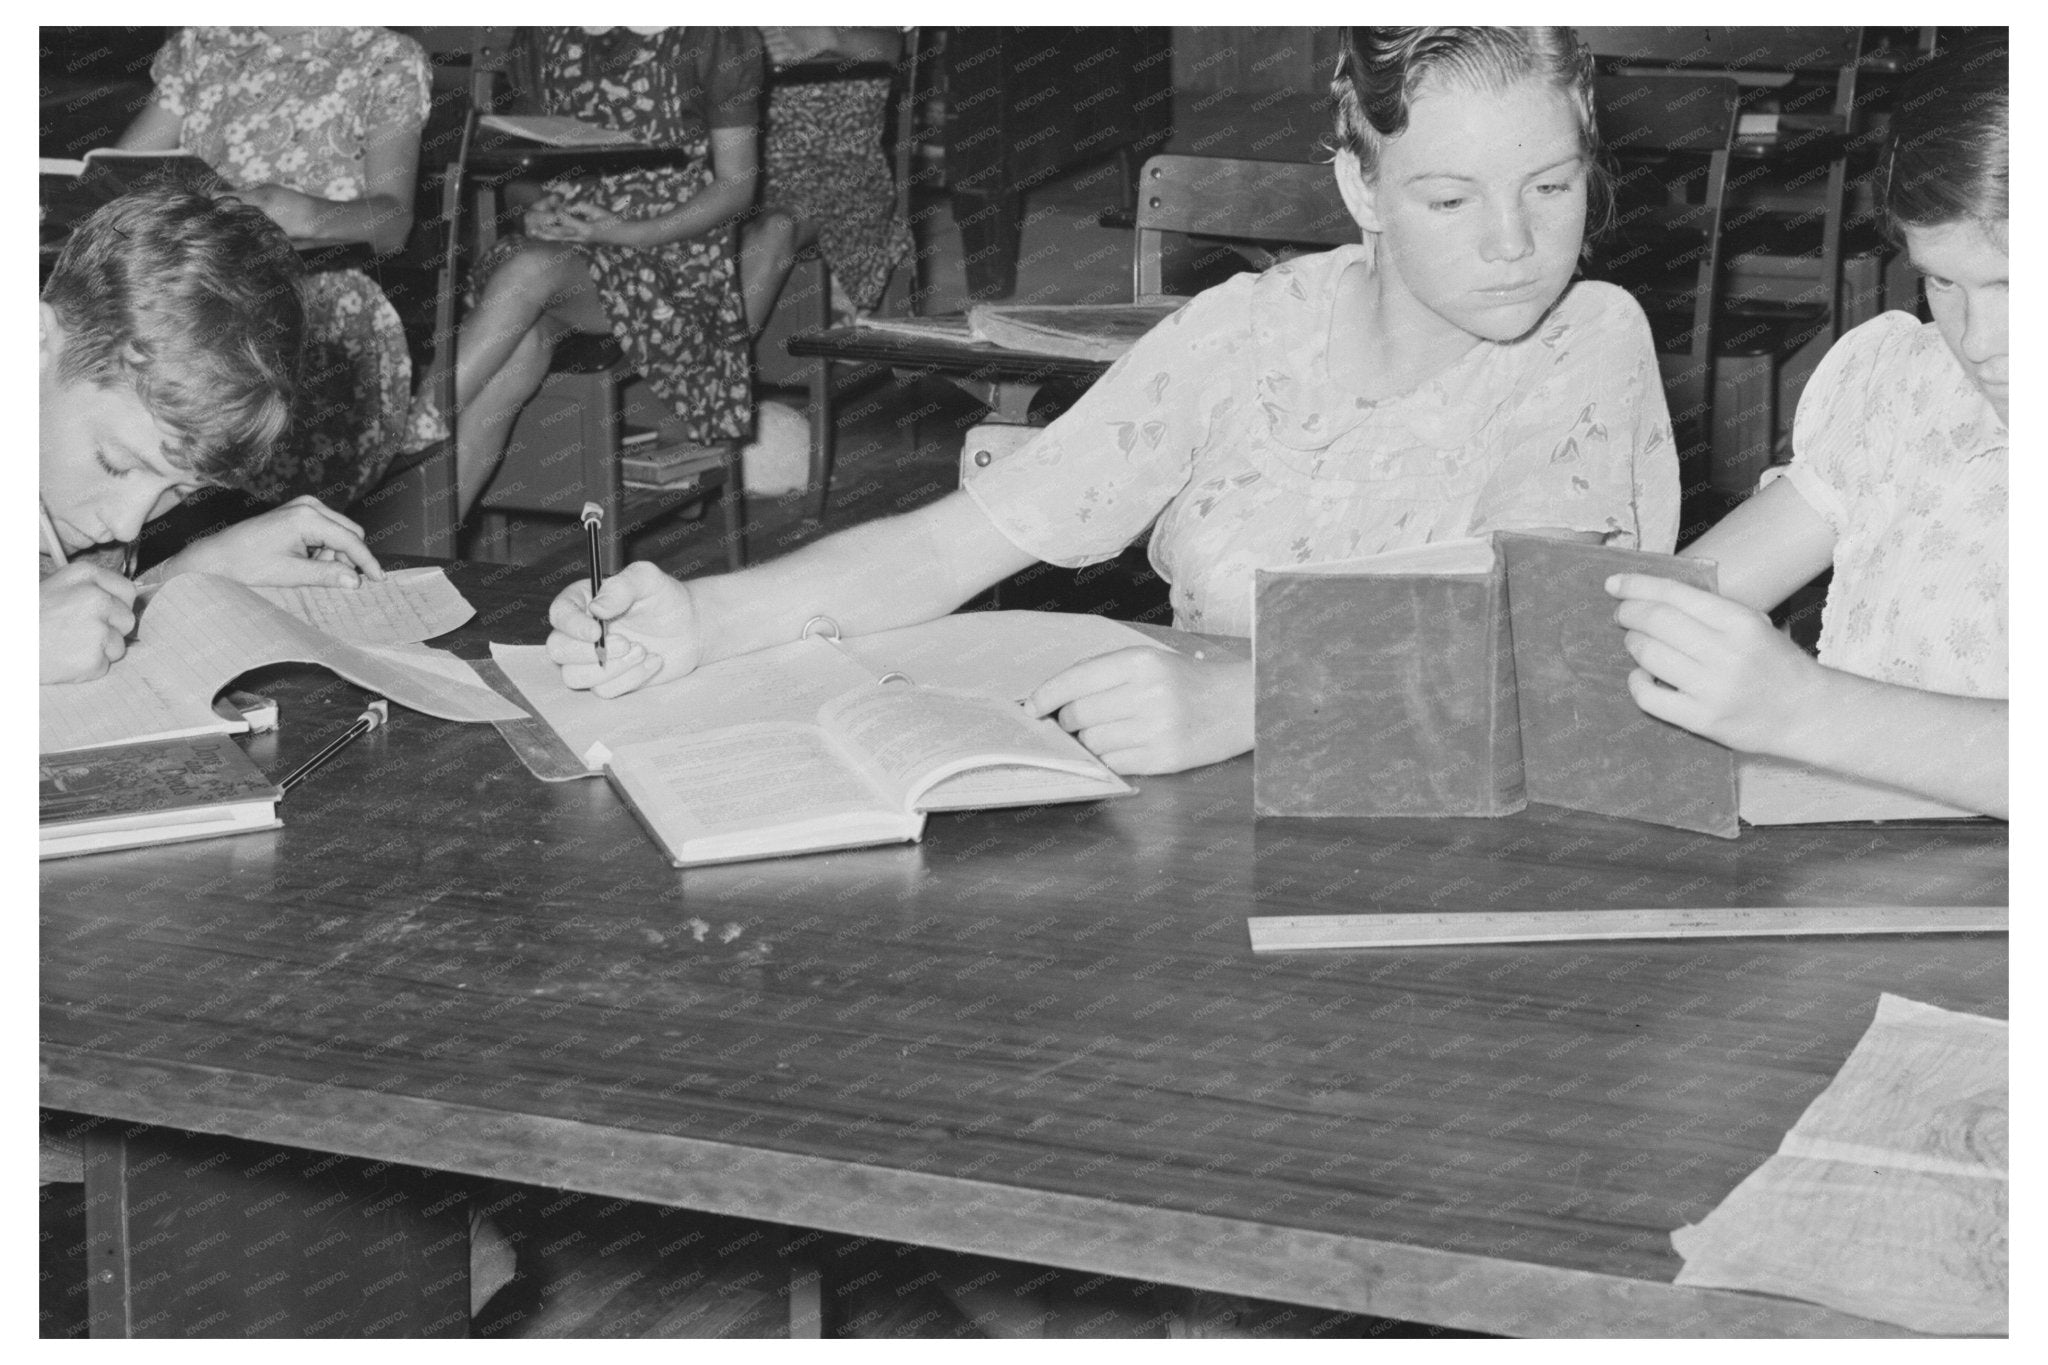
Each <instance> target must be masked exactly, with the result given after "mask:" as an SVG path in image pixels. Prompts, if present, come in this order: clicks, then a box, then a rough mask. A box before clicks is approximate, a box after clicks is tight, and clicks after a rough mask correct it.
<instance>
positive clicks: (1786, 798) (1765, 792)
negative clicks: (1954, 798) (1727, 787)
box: [1735, 754, 1979, 825]
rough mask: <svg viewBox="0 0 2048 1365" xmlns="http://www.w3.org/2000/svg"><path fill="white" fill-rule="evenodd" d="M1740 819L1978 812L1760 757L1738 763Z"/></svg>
mask: <svg viewBox="0 0 2048 1365" xmlns="http://www.w3.org/2000/svg"><path fill="white" fill-rule="evenodd" d="M1735 786H1736V790H1737V792H1739V793H1740V796H1741V803H1740V804H1741V814H1742V818H1743V819H1744V820H1746V821H1748V822H1749V823H1750V824H1752V825H1811V824H1821V823H1825V822H1827V821H1830V820H1960V819H1967V818H1969V817H1970V816H1973V815H1977V814H1979V812H1977V811H1972V810H1964V809H1963V808H1962V807H1960V806H1951V805H1948V804H1946V803H1944V802H1941V801H1936V800H1934V799H1932V798H1931V797H1925V796H1916V795H1914V794H1913V793H1912V792H1908V791H1901V790H1900V789H1899V788H1897V787H1888V786H1885V785H1883V784H1882V783H1877V782H1865V781H1863V780H1861V779H1859V778H1854V777H1849V776H1846V775H1844V774H1842V773H1830V772H1823V771H1822V770H1821V769H1819V768H1809V767H1807V766H1806V765H1805V764H1803V763H1793V762H1790V761H1788V760H1786V759H1781V758H1766V757H1765V756H1763V755H1762V754H1743V755H1740V756H1739V757H1738V758H1737V760H1736V765H1735Z"/></svg>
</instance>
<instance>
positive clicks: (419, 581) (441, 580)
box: [254, 569, 476, 645]
mask: <svg viewBox="0 0 2048 1365" xmlns="http://www.w3.org/2000/svg"><path fill="white" fill-rule="evenodd" d="M254 591H255V592H256V594H257V595H258V596H260V597H262V598H263V599H264V600H266V601H268V602H271V603H274V604H275V605H277V606H280V607H283V608H284V609H285V610H286V611H288V612H290V613H291V614H292V615H294V616H296V617H298V618H299V619H300V620H301V621H305V622H307V623H308V624H310V625H313V626H317V627H319V628H320V629H321V630H324V631H326V632H327V633H328V634H329V635H332V636H333V637H334V638H335V639H337V640H347V641H348V642H350V643H351V644H358V645H409V644H415V643H417V642H419V641H421V640H431V639H433V638H434V637H435V636H436V635H445V634H447V633H448V632H449V631H451V630H453V629H455V628H456V627H457V626H459V625H461V624H462V623H463V622H464V621H467V620H468V619H469V618H470V617H472V616H474V615H476V608H475V607H473V606H471V605H470V604H469V599H468V598H466V597H464V596H463V595H462V591H461V589H459V588H457V587H456V586H455V585H454V584H453V583H451V582H449V581H448V575H447V573H446V572H445V571H444V570H441V569H393V570H391V571H390V572H389V573H387V574H385V575H384V581H383V582H381V583H379V582H375V581H373V580H371V579H368V578H365V579H363V580H362V581H361V582H360V583H358V584H357V585H356V586H355V587H353V588H257V589H255V590H254Z"/></svg>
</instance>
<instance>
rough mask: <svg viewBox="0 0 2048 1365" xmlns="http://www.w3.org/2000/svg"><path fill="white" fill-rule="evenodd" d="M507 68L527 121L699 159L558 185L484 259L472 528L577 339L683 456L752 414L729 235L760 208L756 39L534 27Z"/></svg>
mask: <svg viewBox="0 0 2048 1365" xmlns="http://www.w3.org/2000/svg"><path fill="white" fill-rule="evenodd" d="M511 66H512V71H513V73H514V76H515V78H517V79H520V80H521V81H522V89H521V92H520V100H519V107H520V108H521V109H522V110H523V111H525V112H532V113H544V114H566V115H569V116H571V117H574V118H579V119H583V120H584V121H586V122H589V123H595V124H599V125H601V126H603V127H606V128H613V129H617V130H619V131H621V132H629V133H632V134H633V135H634V136H636V137H639V138H641V139H643V140H645V141H648V142H652V143H658V144H661V145H663V146H674V147H684V148H688V149H690V151H691V153H692V159H691V160H690V161H689V162H688V163H687V164H684V165H677V166H661V167H655V168H651V169H638V170H628V171H616V172H608V173H606V174H604V175H599V176H594V177H587V178H582V179H568V178H564V179H559V180H555V181H552V182H550V183H549V185H548V187H547V192H546V193H545V194H543V195H541V196H540V197H539V198H538V199H535V200H534V201H533V202H532V203H531V204H530V205H529V206H528V207H527V209H526V213H525V229H526V230H525V234H524V235H523V236H514V237H509V238H507V239H506V240H504V241H503V242H501V243H499V245H498V247H497V248H496V249H495V250H494V251H493V252H492V253H491V254H490V255H488V256H486V257H485V258H484V259H483V260H482V261H481V262H479V263H478V265H477V268H476V271H475V273H474V275H473V279H475V280H478V281H481V282H482V283H481V286H480V290H479V294H478V297H477V299H476V303H475V306H474V307H473V308H472V309H471V310H470V313H469V316H468V317H467V318H465V319H464V320H463V323H462V331H461V336H460V338H459V341H458V345H457V360H456V367H455V400H456V406H457V410H458V413H459V418H458V420H457V422H456V427H455V440H456V470H457V473H456V478H457V482H458V485H459V491H460V505H461V510H462V513H463V515H465V516H466V515H467V514H468V512H469V510H470V508H471V507H472V506H474V505H475V503H476V500H477V499H478V498H479V497H480V496H482V494H483V491H484V488H485V487H486V486H487V485H488V484H489V483H490V480H491V476H492V474H493V473H495V472H496V470H497V467H498V462H499V461H500V460H501V459H502V458H503V457H504V453H505V441H506V438H507V436H508V435H509V434H510V432H511V429H512V422H513V419H514V418H516V417H517V416H518V415H519V409H520V408H521V407H523V406H525V404H526V401H527V400H528V399H529V398H531V397H532V396H533V395H534V393H535V392H536V391H537V390H538V389H539V388H540V385H541V381H542V380H543V379H545V378H546V377H547V370H548V362H549V359H550V357H551V356H552V354H553V351H554V347H555V343H556V342H557V341H559V340H560V339H561V338H562V337H563V336H565V335H567V334H568V333H570V332H591V333H596V334H598V335H610V336H612V337H613V338H615V339H616V340H617V341H618V344H619V347H620V349H621V350H623V351H624V352H625V353H626V357H627V359H628V360H629V361H630V362H631V363H632V366H633V368H634V370H635V371H637V372H638V373H639V374H641V375H643V376H644V377H645V378H646V379H647V381H648V383H649V385H650V386H651V387H652V388H653V389H654V392H655V393H656V394H657V395H658V396H659V397H660V398H661V399H662V400H663V401H664V402H666V403H667V404H668V405H669V407H670V409H671V410H672V411H673V412H674V414H675V417H676V420H677V422H678V423H679V425H680V427H681V431H682V435H683V438H684V439H685V440H688V441H690V442H692V443H694V444H697V445H705V446H714V445H719V444H722V443H725V442H730V441H737V440H740V439H743V438H744V437H745V436H746V434H747V428H748V424H749V422H750V420H751V417H752V412H753V387H752V382H751V379H750V377H749V374H748V364H747V341H748V334H747V319H746V312H745V309H744V308H743V306H742V304H741V301H740V288H739V273H738V269H737V267H736V265H735V263H734V260H733V251H732V246H731V238H732V232H731V227H732V224H733V222H734V221H735V220H736V219H737V218H739V217H740V215H742V214H744V213H746V212H747V211H748V210H749V209H751V208H752V207H753V204H754V193H755V188H756V183H757V180H758V177H759V143H760V131H761V130H760V123H761V114H760V108H761V70H762V59H761V43H760V39H759V37H758V36H756V34H755V32H754V30H753V29H737V28H733V29H724V28H662V29H630V28H601V29H580V28H551V29H529V30H522V31H521V33H520V36H519V38H518V39H516V40H515V44H514V51H513V60H512V63H511ZM529 87H530V88H529Z"/></svg>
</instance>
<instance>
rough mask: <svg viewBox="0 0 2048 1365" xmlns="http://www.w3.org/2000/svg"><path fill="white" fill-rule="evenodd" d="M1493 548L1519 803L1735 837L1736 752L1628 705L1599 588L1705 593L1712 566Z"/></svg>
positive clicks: (1608, 608) (1599, 552)
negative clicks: (1627, 578)
mask: <svg viewBox="0 0 2048 1365" xmlns="http://www.w3.org/2000/svg"><path fill="white" fill-rule="evenodd" d="M1496 540H1497V543H1498V545H1499V546H1500V552H1501V557H1502V558H1503V559H1504V560H1505V561H1506V565H1507V596H1508V615H1509V616H1510V618H1511V619H1512V621H1513V637H1514V655H1515V681H1516V693H1517V697H1518V709H1519V711H1520V714H1521V729H1522V758H1523V765H1524V774H1525V777H1524V784H1523V785H1524V790H1525V792H1526V794H1527V795H1528V798H1529V799H1530V800H1531V801H1541V802H1544V803H1545V804H1547V805H1552V806H1569V807H1571V808H1572V809H1574V810H1588V811H1594V812H1597V813H1599V814H1601V815H1620V816H1626V817H1628V818H1629V819H1632V820H1650V821H1654V822H1655V823H1657V824H1660V825H1670V826H1672V827H1674V828H1676V829H1690V830H1698V831H1699V832H1700V833H1702V834H1714V835H1718V836H1720V837H1722V838H1724V839H1732V838H1734V837H1735V834H1736V828H1737V827H1736V818H1735V755H1734V753H1733V752H1732V751H1730V750H1729V749H1726V748H1724V747H1723V746H1721V745H1719V744H1716V743H1714V742H1713V741H1712V740H1710V739H1702V738H1701V737H1700V736H1698V735H1695V734H1693V733H1692V732H1691V731H1689V730H1683V729H1680V728H1679V727H1678V726H1676V725H1672V724H1669V723H1668V722H1665V721H1661V720H1658V719H1656V718H1655V717H1653V716H1649V715H1645V714H1644V713H1643V710H1642V708H1640V707H1638V706H1637V705H1636V703H1635V698H1634V697H1632V696H1630V695H1629V690H1628V675H1629V672H1630V671H1631V670H1632V669H1634V668H1635V666H1636V664H1635V660H1634V659H1633V658H1631V657H1630V655H1629V652H1628V650H1627V648H1626V647H1625V646H1624V644H1623V635H1624V632H1623V631H1622V629H1621V627H1620V626H1618V625H1616V624H1615V621H1614V612H1615V608H1616V606H1617V605H1618V604H1617V603H1616V602H1615V599H1613V598H1612V597H1609V596H1608V595H1607V591H1606V586H1605V585H1606V582H1607V578H1608V576H1609V575H1610V574H1617V573H1643V574H1655V575H1657V576H1659V577H1663V578H1674V579H1677V580H1678V581H1679V582H1681V583H1688V584H1691V585H1692V586H1693V587H1696V588H1704V589H1706V590H1707V591H1709V592H1712V591H1714V590H1715V584H1716V575H1715V572H1714V566H1713V564H1712V563H1711V562H1710V561H1707V560H1701V559H1681V558H1679V557H1678V556H1676V555H1660V554H1650V553H1647V552H1645V551H1641V550H1624V549H1615V548H1610V547H1607V546H1601V545H1580V544H1574V543H1572V542H1570V541H1561V540H1550V539H1546V538H1544V537H1542V536H1527V535H1514V534H1511V533H1506V532H1503V533H1501V534H1500V535H1499V536H1498V537H1497V538H1496Z"/></svg>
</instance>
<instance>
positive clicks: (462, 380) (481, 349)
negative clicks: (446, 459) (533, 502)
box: [455, 241, 611, 518]
mask: <svg viewBox="0 0 2048 1365" xmlns="http://www.w3.org/2000/svg"><path fill="white" fill-rule="evenodd" d="M610 330H611V322H610V320H609V319H608V318H607V317H606V316H605V311H604V304H603V301H602V300H601V299H600V298H599V297H598V294H597V286H596V283H595V282H594V281H593V280H592V279H591V277H590V267H589V265H588V264H587V263H586V261H585V259H584V257H583V255H582V253H580V252H577V251H575V250H573V249H570V248H568V247H563V246H556V245H553V244H550V243H545V242H531V241H530V242H527V243H525V244H524V245H522V246H521V247H520V248H519V250H517V251H516V252H514V253H513V254H512V255H510V256H508V257H507V258H506V259H505V261H504V263H503V264H501V265H500V266H499V267H498V268H497V269H496V270H495V271H493V272H492V273H491V278H490V279H489V280H488V281H486V282H485V284H484V289H483V294H482V296H481V297H480V298H478V300H477V304H476V307H475V308H473V309H471V310H470V313H469V316H468V317H466V318H464V319H463V322H462V331H461V334H460V336H459V337H458V339H457V343H456V364H455V405H456V420H455V470H456V483H457V489H458V498H459V512H460V515H461V516H462V517H465V518H466V517H467V516H468V515H469V511H470V508H472V507H473V506H475V505H476V500H477V499H478V498H479V497H481V496H483V491H484V489H485V487H486V486H488V485H489V483H490V481H491V475H492V474H493V473H495V472H496V471H497V468H498V462H499V461H500V460H501V459H503V458H504V454H505V440H506V438H507V436H509V435H510V434H511V431H512V423H513V421H514V420H515V419H516V418H517V417H518V416H519V410H520V409H521V408H522V407H524V406H526V401H527V400H528V399H529V398H532V397H533V395H534V393H535V392H536V391H538V390H539V388H540V385H541V381H542V380H543V379H545V378H547V372H548V361H549V359H550V357H552V355H553V354H554V349H555V343H556V342H557V341H559V340H561V338H562V337H563V336H564V335H566V334H567V333H569V332H572V331H576V332H597V333H606V332H609V331H610Z"/></svg>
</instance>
